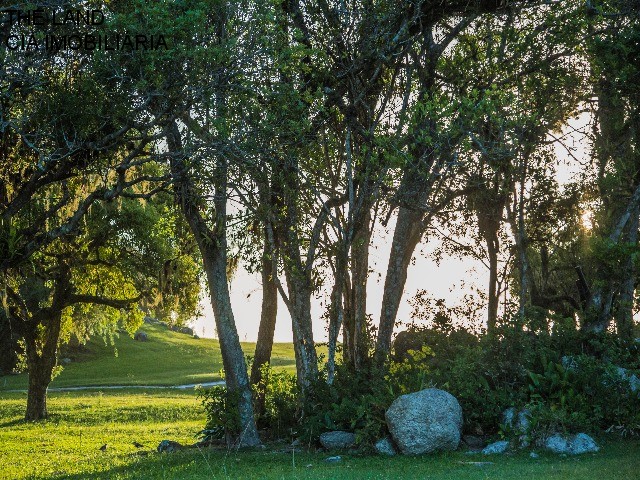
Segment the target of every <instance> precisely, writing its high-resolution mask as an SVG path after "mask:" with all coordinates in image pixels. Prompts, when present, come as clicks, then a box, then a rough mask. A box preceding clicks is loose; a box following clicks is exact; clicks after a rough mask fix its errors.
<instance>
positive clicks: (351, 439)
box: [320, 430, 356, 450]
mask: <svg viewBox="0 0 640 480" xmlns="http://www.w3.org/2000/svg"><path fill="white" fill-rule="evenodd" d="M355 443H356V436H355V434H353V433H351V432H343V431H340V430H336V431H334V432H325V433H323V434H322V435H320V444H321V445H322V446H323V447H324V448H326V449H327V450H338V449H341V448H349V447H351V446H353V445H354V444H355Z"/></svg>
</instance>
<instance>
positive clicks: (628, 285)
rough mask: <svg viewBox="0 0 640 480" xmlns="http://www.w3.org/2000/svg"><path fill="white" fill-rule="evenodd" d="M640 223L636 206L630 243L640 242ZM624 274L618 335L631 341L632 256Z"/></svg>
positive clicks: (632, 217) (629, 235)
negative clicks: (639, 237) (639, 230)
mask: <svg viewBox="0 0 640 480" xmlns="http://www.w3.org/2000/svg"><path fill="white" fill-rule="evenodd" d="M639 223H640V207H638V206H636V207H635V209H634V211H633V214H632V216H631V220H630V221H629V233H628V237H627V242H628V243H629V245H632V246H635V245H637V244H638V224H639ZM624 275H625V277H624V278H623V280H622V287H621V290H620V302H619V306H618V312H617V315H616V324H617V327H618V335H619V336H620V337H621V338H622V339H623V340H626V341H630V340H632V338H633V306H634V301H635V295H634V293H635V282H636V269H635V266H634V262H633V258H632V257H631V256H629V258H628V259H627V262H626V265H625V269H624Z"/></svg>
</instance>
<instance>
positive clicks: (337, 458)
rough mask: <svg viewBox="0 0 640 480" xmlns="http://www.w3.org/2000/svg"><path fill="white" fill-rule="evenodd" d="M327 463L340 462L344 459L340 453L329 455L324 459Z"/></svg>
mask: <svg viewBox="0 0 640 480" xmlns="http://www.w3.org/2000/svg"><path fill="white" fill-rule="evenodd" d="M324 461H325V462H327V463H338V462H341V461H342V457H341V456H340V455H336V456H335V457H328V458H325V459H324Z"/></svg>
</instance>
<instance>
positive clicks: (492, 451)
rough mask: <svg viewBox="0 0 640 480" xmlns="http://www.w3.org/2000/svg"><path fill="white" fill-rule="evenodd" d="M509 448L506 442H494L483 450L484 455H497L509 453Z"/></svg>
mask: <svg viewBox="0 0 640 480" xmlns="http://www.w3.org/2000/svg"><path fill="white" fill-rule="evenodd" d="M508 448H509V442H508V441H506V440H500V441H497V442H493V443H491V444H489V445H487V446H486V447H484V448H483V449H482V454H483V455H496V454H501V453H504V452H506V451H507V449H508Z"/></svg>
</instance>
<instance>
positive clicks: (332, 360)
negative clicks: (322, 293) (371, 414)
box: [327, 242, 348, 385]
mask: <svg viewBox="0 0 640 480" xmlns="http://www.w3.org/2000/svg"><path fill="white" fill-rule="evenodd" d="M345 248H348V247H345V245H344V242H340V244H339V245H338V249H339V251H338V253H337V254H336V264H335V269H336V271H335V279H334V284H333V289H332V291H331V305H330V308H329V342H328V343H329V346H328V355H327V383H328V384H329V385H331V384H332V383H333V377H334V375H335V371H336V347H337V345H338V334H339V333H340V327H341V326H342V324H343V322H344V303H343V297H344V295H343V292H344V289H345V284H346V275H347V270H346V269H347V258H346V257H347V254H346V252H345Z"/></svg>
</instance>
